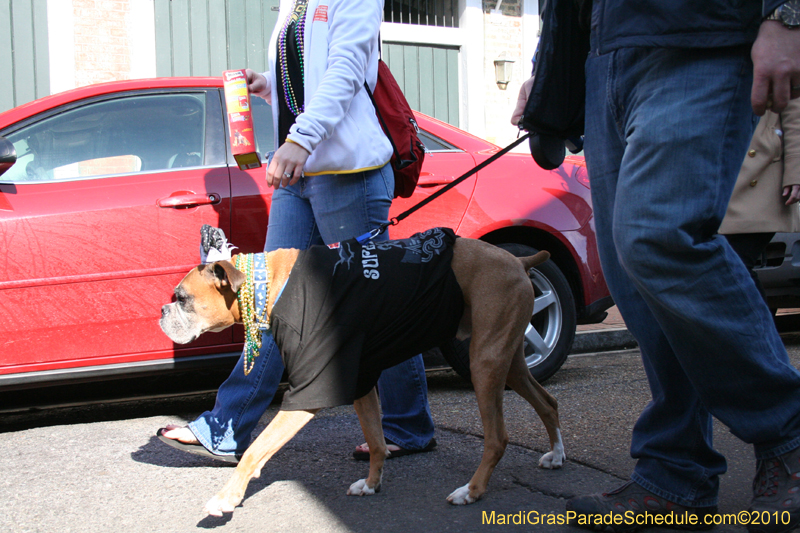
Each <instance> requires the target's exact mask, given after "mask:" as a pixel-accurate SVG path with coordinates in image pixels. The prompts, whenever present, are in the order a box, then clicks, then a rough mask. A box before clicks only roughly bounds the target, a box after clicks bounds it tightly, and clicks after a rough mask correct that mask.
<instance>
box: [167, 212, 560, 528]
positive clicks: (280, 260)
mask: <svg viewBox="0 0 800 533" xmlns="http://www.w3.org/2000/svg"><path fill="white" fill-rule="evenodd" d="M548 258H549V254H548V253H547V252H539V253H537V254H536V255H534V256H531V257H525V258H517V257H514V256H513V255H511V254H510V253H508V252H506V251H504V250H502V249H500V248H497V247H495V246H492V245H490V244H488V243H485V242H483V241H479V240H474V239H464V238H457V237H456V236H455V235H454V233H453V232H452V230H449V229H442V228H434V229H432V230H428V231H426V232H424V233H421V234H417V235H415V236H413V237H411V238H409V239H404V240H400V241H383V242H370V241H367V242H366V243H361V242H358V241H357V240H355V239H352V240H350V241H345V242H343V243H341V244H339V245H336V246H333V247H325V246H315V247H312V248H310V249H309V250H304V251H300V250H285V249H282V250H276V251H274V252H269V253H266V254H264V259H263V262H264V263H265V264H266V275H265V276H262V278H264V277H265V278H266V284H267V286H268V287H270V288H271V289H270V290H268V291H267V294H268V297H265V301H264V304H265V305H266V309H263V308H262V309H261V310H259V309H258V308H256V311H255V312H254V313H253V312H252V309H251V314H255V315H256V316H264V317H269V318H270V321H269V324H270V328H271V332H272V334H273V335H274V338H275V341H276V343H277V345H278V348H279V349H280V351H281V355H282V357H283V358H284V363H285V366H286V369H287V375H288V379H289V391H288V392H287V393H286V394H285V396H284V400H283V405H282V407H281V410H280V411H279V412H278V414H277V415H276V416H275V418H274V419H273V420H272V422H270V424H269V425H268V426H267V427H266V428H265V429H264V431H263V432H262V433H261V435H259V436H258V438H257V439H256V440H255V441H254V442H253V443H252V444H251V445H250V447H249V448H248V449H247V451H246V452H245V454H244V456H243V457H242V459H241V461H240V462H239V465H238V466H237V468H236V471H235V472H234V474H233V476H232V478H231V479H230V481H229V482H228V483H227V484H226V485H225V487H224V488H223V489H222V491H220V492H219V493H218V494H217V495H216V496H214V497H213V498H212V499H211V500H210V501H209V502H208V503H207V504H206V512H207V513H208V514H210V515H214V516H222V514H223V513H227V512H233V510H234V509H235V507H236V506H237V505H239V503H241V501H242V499H243V498H244V494H245V490H246V488H247V484H248V483H249V481H250V479H251V478H253V477H255V476H257V475H259V474H260V472H261V469H262V468H263V466H264V465H265V464H266V462H267V461H268V460H269V459H270V458H271V457H272V456H273V455H274V454H275V453H276V452H277V451H278V450H280V449H281V447H283V445H285V444H286V443H287V442H288V441H289V440H291V438H292V437H293V436H294V435H296V434H297V432H298V431H300V429H301V428H302V427H303V426H305V424H307V423H308V422H309V421H310V420H311V419H312V418H313V417H314V415H315V413H316V412H317V411H318V410H319V409H321V408H324V407H331V406H334V405H343V404H347V403H352V404H353V405H354V407H355V409H356V413H357V414H358V418H359V421H360V423H361V427H362V429H363V431H364V437H365V439H366V441H367V445H368V446H369V454H370V464H369V473H368V475H367V477H366V478H364V479H361V480H359V481H356V482H355V483H353V484H352V485H351V486H350V488H349V490H348V494H351V495H358V496H364V495H370V494H374V493H375V492H378V491H379V490H380V487H381V478H382V474H383V467H384V462H385V459H386V456H387V454H388V451H387V446H386V442H385V440H384V436H383V429H382V427H381V417H380V406H379V401H378V395H377V392H376V390H375V384H376V383H377V380H378V377H379V376H380V373H381V371H382V370H385V369H386V368H390V367H392V366H394V365H396V364H398V363H399V362H401V361H403V360H406V359H409V358H411V357H413V356H415V355H416V354H418V353H420V352H421V351H424V350H427V349H430V348H433V347H435V346H438V345H440V344H441V343H442V342H444V341H446V340H449V339H452V338H453V336H456V337H458V338H466V337H470V338H471V339H470V347H469V353H470V361H469V365H470V372H471V375H472V383H473V386H474V388H475V394H476V396H477V400H478V406H479V409H480V413H481V419H482V422H483V429H484V452H483V458H482V460H481V463H480V466H479V467H478V469H477V471H476V472H475V474H474V475H473V477H472V479H471V480H470V481H469V483H467V484H466V485H464V486H462V487H460V488H457V489H456V490H455V491H453V492H452V493H451V494H450V495H449V496H448V497H447V500H448V501H449V502H450V503H453V504H456V505H464V504H469V503H473V502H475V501H477V500H478V499H479V498H480V497H481V496H483V494H484V493H485V492H486V487H487V484H488V482H489V478H490V477H491V474H492V472H493V471H494V468H495V466H496V465H497V463H498V462H499V461H500V458H501V457H502V456H503V453H504V452H505V448H506V445H507V443H508V434H507V433H506V428H505V423H504V419H503V410H502V403H503V391H504V388H505V386H508V387H510V388H511V389H512V390H514V391H515V392H517V393H518V394H520V395H521V396H522V397H523V398H525V399H526V400H527V401H528V402H529V403H530V404H531V405H532V406H533V408H534V409H535V410H536V413H537V414H538V415H539V417H540V418H541V419H542V421H543V422H544V425H545V428H546V430H547V433H548V436H549V439H550V451H549V452H547V453H546V454H544V455H543V456H542V457H541V459H540V460H539V465H540V466H541V467H542V468H560V467H561V465H562V464H563V461H564V460H565V459H566V456H565V454H564V445H563V442H562V438H561V431H560V429H559V420H558V406H557V402H556V400H555V398H553V397H552V396H551V395H550V394H549V393H548V392H547V391H546V390H545V389H544V388H543V387H542V386H541V385H539V383H537V382H536V380H535V379H534V378H533V377H532V376H531V374H530V372H529V370H528V367H527V365H526V363H525V357H524V348H523V341H524V334H525V330H526V328H527V326H528V325H529V323H530V317H531V315H532V313H533V306H534V292H533V286H532V284H531V281H530V278H529V277H528V270H529V269H531V268H533V267H535V266H537V265H539V264H541V263H543V262H545V261H547V260H548ZM239 260H240V259H239V256H234V257H233V258H232V260H231V261H227V260H223V261H218V262H215V263H212V264H209V265H201V266H199V267H197V268H195V269H193V270H191V271H190V272H189V273H188V274H187V275H186V277H185V278H184V279H183V280H182V281H181V283H180V284H179V285H178V287H177V288H176V289H175V294H176V296H177V301H176V302H175V303H172V304H168V305H165V306H164V307H163V309H162V318H161V322H160V325H161V328H162V330H163V331H164V332H165V333H166V334H167V335H168V336H169V337H170V338H171V339H172V340H173V341H175V342H177V343H187V342H191V341H193V340H194V339H196V338H197V337H198V336H199V335H200V334H202V333H204V332H206V331H220V330H221V329H224V328H226V327H229V326H231V325H233V324H234V323H242V322H247V321H248V320H251V319H252V317H248V316H245V315H246V313H245V312H244V310H243V309H244V308H245V307H246V306H245V305H243V302H242V301H240V300H241V293H240V290H241V289H242V288H243V287H244V289H245V292H247V291H246V289H248V284H253V283H254V282H253V280H249V279H248V276H246V275H245V274H244V273H242V272H241V271H240V270H239V269H237V268H236V267H235V266H234V264H235V263H238V262H239ZM250 294H252V291H250ZM279 294H280V297H279V299H278V296H279ZM250 299H252V296H251V297H250ZM256 299H257V298H256ZM365 317H366V318H365ZM332 333H335V334H332Z"/></svg>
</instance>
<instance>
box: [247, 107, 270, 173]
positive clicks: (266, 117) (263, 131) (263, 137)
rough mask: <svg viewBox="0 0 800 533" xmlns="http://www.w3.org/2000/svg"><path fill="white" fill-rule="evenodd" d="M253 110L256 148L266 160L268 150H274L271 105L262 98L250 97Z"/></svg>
mask: <svg viewBox="0 0 800 533" xmlns="http://www.w3.org/2000/svg"><path fill="white" fill-rule="evenodd" d="M250 108H251V109H252V110H253V129H254V130H255V131H256V149H257V150H258V153H259V154H261V157H262V158H264V159H265V160H266V156H267V153H268V152H272V151H273V150H275V132H274V129H273V127H272V107H271V106H270V105H269V104H268V103H267V101H266V100H264V99H263V98H259V97H257V96H251V97H250Z"/></svg>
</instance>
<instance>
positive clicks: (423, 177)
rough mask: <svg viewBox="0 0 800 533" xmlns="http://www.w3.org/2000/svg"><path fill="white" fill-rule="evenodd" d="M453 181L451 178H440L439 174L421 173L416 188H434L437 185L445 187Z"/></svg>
mask: <svg viewBox="0 0 800 533" xmlns="http://www.w3.org/2000/svg"><path fill="white" fill-rule="evenodd" d="M453 181H455V178H454V177H453V176H442V175H441V174H431V173H430V172H421V173H420V175H419V181H417V187H436V186H437V185H446V184H448V183H451V182H453Z"/></svg>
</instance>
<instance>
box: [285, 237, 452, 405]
mask: <svg viewBox="0 0 800 533" xmlns="http://www.w3.org/2000/svg"><path fill="white" fill-rule="evenodd" d="M455 240H456V236H455V234H454V233H453V230H451V229H448V228H434V229H431V230H428V231H426V232H424V233H418V234H416V235H414V236H413V237H411V238H409V239H404V240H396V241H383V242H372V241H368V242H366V243H364V244H360V243H359V242H358V241H356V240H355V239H351V240H349V241H346V242H342V243H341V244H340V245H338V247H327V246H313V247H311V248H309V249H308V250H304V251H301V252H300V254H299V256H298V258H297V261H296V263H295V264H294V267H293V268H292V272H291V275H290V276H289V280H288V282H287V283H286V287H285V289H284V290H283V293H282V294H281V296H280V298H279V299H278V302H277V303H276V304H275V307H274V308H273V311H272V322H271V327H272V334H273V335H274V337H275V341H276V343H277V344H278V347H279V348H280V351H281V355H282V356H283V362H284V364H285V365H286V369H287V371H288V375H289V390H288V392H286V394H285V395H284V397H283V405H282V409H285V410H298V409H316V408H321V407H333V406H336V405H345V404H351V403H353V401H354V400H355V399H357V398H360V397H362V396H364V395H365V394H366V393H368V392H369V391H370V390H371V389H372V387H374V386H375V384H376V383H377V381H378V378H379V377H380V374H381V371H383V370H385V369H387V368H390V367H392V366H394V365H396V364H398V363H401V362H402V361H405V360H407V359H410V358H411V357H413V356H415V355H416V354H418V353H420V352H422V351H424V350H428V349H430V348H432V347H434V346H438V345H439V344H441V343H443V342H445V341H447V340H450V339H452V338H453V337H454V336H455V334H456V330H457V329H458V323H459V321H460V320H461V315H462V314H463V312H464V298H463V295H462V293H461V288H460V287H459V285H458V282H457V281H456V277H455V274H454V273H453V270H452V268H451V265H450V263H451V261H452V258H453V244H454V243H455Z"/></svg>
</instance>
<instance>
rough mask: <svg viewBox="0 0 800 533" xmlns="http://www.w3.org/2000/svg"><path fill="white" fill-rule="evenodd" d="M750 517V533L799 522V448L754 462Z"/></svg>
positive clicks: (771, 532)
mask: <svg viewBox="0 0 800 533" xmlns="http://www.w3.org/2000/svg"><path fill="white" fill-rule="evenodd" d="M750 516H751V518H755V520H751V523H750V524H748V525H747V530H748V531H750V532H751V533H782V532H784V531H791V530H793V529H795V528H796V527H797V526H798V525H800V448H797V449H795V450H792V451H791V452H789V453H785V454H783V455H781V456H780V457H776V458H774V459H765V460H761V461H758V464H757V467H756V477H755V479H754V480H753V503H752V505H751V506H750Z"/></svg>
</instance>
